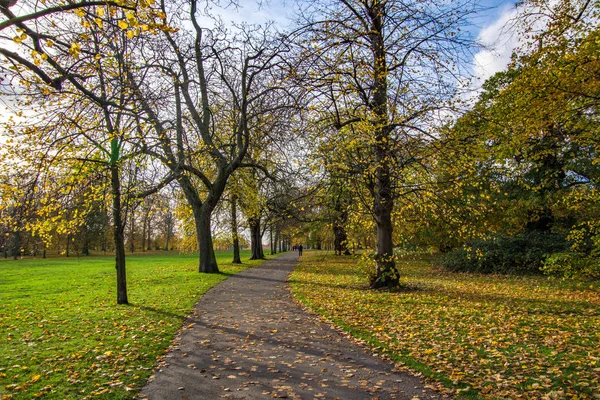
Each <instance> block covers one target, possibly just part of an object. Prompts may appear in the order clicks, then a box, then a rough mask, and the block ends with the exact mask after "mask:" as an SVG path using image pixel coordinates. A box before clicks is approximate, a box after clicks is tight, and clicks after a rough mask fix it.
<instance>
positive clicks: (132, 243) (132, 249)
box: [129, 207, 135, 253]
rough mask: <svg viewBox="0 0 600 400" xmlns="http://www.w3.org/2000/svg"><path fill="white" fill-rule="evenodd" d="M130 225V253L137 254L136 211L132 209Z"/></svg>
mask: <svg viewBox="0 0 600 400" xmlns="http://www.w3.org/2000/svg"><path fill="white" fill-rule="evenodd" d="M130 218H131V219H130V221H131V222H130V223H129V252H130V253H133V252H135V211H134V209H133V207H131V217H130Z"/></svg>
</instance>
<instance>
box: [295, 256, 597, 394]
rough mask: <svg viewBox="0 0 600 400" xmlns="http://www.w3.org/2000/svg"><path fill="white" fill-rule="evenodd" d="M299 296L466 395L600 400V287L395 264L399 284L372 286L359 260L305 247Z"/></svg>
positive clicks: (401, 361) (297, 287) (298, 278)
mask: <svg viewBox="0 0 600 400" xmlns="http://www.w3.org/2000/svg"><path fill="white" fill-rule="evenodd" d="M303 258H304V259H303V260H302V262H301V264H300V267H299V268H297V269H296V271H295V272H294V274H293V275H292V278H291V279H292V281H291V285H292V290H293V291H294V294H295V296H296V297H297V298H298V299H299V300H301V301H302V302H303V303H305V304H306V305H308V306H309V307H310V308H312V309H313V310H315V311H316V312H318V313H320V314H322V315H324V316H325V317H326V318H328V319H329V320H331V321H333V322H334V323H335V324H337V325H339V326H342V327H343V328H344V329H346V330H347V331H349V332H351V333H352V334H353V335H354V336H356V337H358V338H360V339H362V340H365V341H366V342H368V343H369V344H371V345H372V346H374V347H377V348H378V350H380V351H382V352H384V353H388V354H389V355H390V356H391V357H392V358H393V359H394V360H396V361H398V365H399V366H400V367H403V368H410V369H412V370H415V371H419V372H421V373H423V374H424V375H426V376H428V377H430V378H431V379H432V380H433V381H435V382H437V384H436V386H438V389H439V390H442V391H445V392H448V393H451V394H454V395H457V394H458V395H459V397H470V398H489V399H502V398H510V399H517V398H527V399H562V398H570V399H598V398H600V383H599V382H600V287H599V286H600V285H599V283H598V282H595V283H590V282H573V281H560V280H556V279H549V278H546V277H540V276H538V277H514V276H497V275H477V274H455V273H449V272H445V271H443V270H439V269H436V268H433V267H432V266H431V263H430V262H429V261H428V260H426V259H425V260H424V259H421V260H419V259H416V260H406V261H401V262H400V263H399V269H400V271H401V273H402V284H403V289H401V290H398V291H396V292H385V291H373V290H369V289H367V287H366V286H367V279H366V277H365V274H364V271H361V267H359V266H358V265H357V263H356V258H352V257H336V256H333V255H330V254H329V255H328V254H325V253H318V252H308V253H307V254H306V256H305V257H303Z"/></svg>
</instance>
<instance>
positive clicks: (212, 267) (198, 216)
mask: <svg viewBox="0 0 600 400" xmlns="http://www.w3.org/2000/svg"><path fill="white" fill-rule="evenodd" d="M211 214H212V210H211V209H209V208H208V207H207V205H206V204H203V205H202V206H201V207H199V208H196V209H194V219H195V222H196V235H197V236H198V252H199V262H200V265H199V268H198V270H199V271H200V272H206V273H217V272H219V266H218V265H217V258H216V256H215V250H214V248H213V242H212V232H211V229H210V216H211Z"/></svg>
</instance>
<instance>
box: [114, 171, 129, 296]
mask: <svg viewBox="0 0 600 400" xmlns="http://www.w3.org/2000/svg"><path fill="white" fill-rule="evenodd" d="M110 184H111V191H112V203H113V206H112V216H113V224H114V226H113V237H114V242H115V267H116V270H117V304H129V301H128V299H127V273H126V268H125V224H124V221H123V218H122V209H121V181H120V177H119V166H118V165H116V164H111V165H110Z"/></svg>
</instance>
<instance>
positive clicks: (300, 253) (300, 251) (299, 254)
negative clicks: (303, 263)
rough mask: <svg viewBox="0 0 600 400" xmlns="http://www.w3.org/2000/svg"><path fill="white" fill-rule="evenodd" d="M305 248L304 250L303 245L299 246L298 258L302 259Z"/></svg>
mask: <svg viewBox="0 0 600 400" xmlns="http://www.w3.org/2000/svg"><path fill="white" fill-rule="evenodd" d="M303 248H304V247H302V245H301V244H300V245H298V257H302V249H303Z"/></svg>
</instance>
